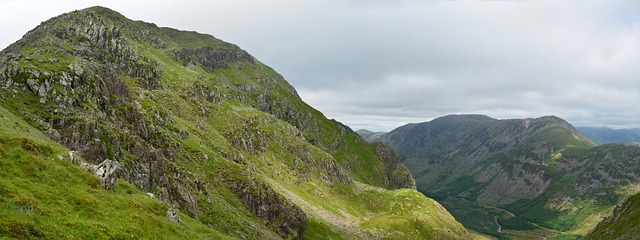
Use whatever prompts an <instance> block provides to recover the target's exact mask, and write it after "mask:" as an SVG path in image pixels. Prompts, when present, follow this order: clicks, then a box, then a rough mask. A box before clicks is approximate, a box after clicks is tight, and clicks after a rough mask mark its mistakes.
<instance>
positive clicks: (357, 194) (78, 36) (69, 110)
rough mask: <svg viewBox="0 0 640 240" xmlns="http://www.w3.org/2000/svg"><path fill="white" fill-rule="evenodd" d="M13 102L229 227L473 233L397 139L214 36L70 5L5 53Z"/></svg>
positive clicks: (75, 143)
mask: <svg viewBox="0 0 640 240" xmlns="http://www.w3.org/2000/svg"><path fill="white" fill-rule="evenodd" d="M0 105H1V106H4V107H5V108H6V109H8V110H9V111H11V112H12V114H14V115H16V116H19V117H20V118H22V119H24V120H25V121H26V122H27V123H28V124H30V125H31V126H33V127H35V128H37V129H38V130H40V131H42V133H44V134H45V135H46V136H47V137H49V138H50V139H52V140H54V141H56V142H59V143H60V144H61V145H62V146H64V147H65V148H66V149H68V150H69V151H70V152H71V151H73V152H75V151H77V153H78V155H79V156H80V158H81V160H82V161H86V162H87V163H88V164H100V163H103V162H106V160H110V161H114V162H115V163H116V165H118V166H121V167H120V168H118V170H117V171H116V172H115V175H116V176H118V177H119V178H122V179H123V180H126V181H128V182H130V183H132V184H134V185H135V186H137V187H138V188H140V189H141V190H142V191H145V192H149V193H150V194H151V195H153V196H157V198H158V199H160V200H162V201H164V202H166V203H168V207H169V209H176V210H179V211H180V212H183V213H185V214H186V215H188V216H189V217H190V218H193V219H195V220H197V222H198V224H203V225H206V226H208V227H209V228H211V229H215V230H217V231H219V232H221V233H222V234H225V235H230V236H236V237H239V238H245V239H274V238H275V239H277V238H297V239H300V238H317V237H328V236H330V237H332V238H335V239H343V238H346V239H352V238H367V239H368V238H400V239H406V238H468V237H469V234H468V233H467V232H466V231H465V230H464V228H462V226H461V225H460V224H459V223H457V222H456V221H455V220H454V219H453V218H452V217H451V215H449V213H448V212H447V211H446V210H444V209H443V208H442V207H441V206H440V205H439V204H438V203H436V202H434V201H432V200H430V199H428V198H425V197H424V196H422V195H421V194H420V193H418V192H416V191H415V190H414V189H415V183H414V181H413V178H412V176H411V173H410V172H409V171H408V170H407V169H406V168H405V167H403V166H402V164H401V162H400V161H399V157H398V156H397V155H395V153H393V151H391V150H390V149H389V148H388V147H387V146H385V145H382V144H367V143H366V141H364V140H363V139H362V138H361V137H359V136H358V135H357V134H356V133H355V132H353V131H352V130H351V129H349V128H348V127H346V126H344V125H342V124H340V123H339V122H337V121H334V120H328V119H326V118H325V117H324V116H323V115H322V113H320V112H318V111H316V110H315V109H313V108H311V107H310V106H308V105H307V104H306V103H304V102H303V101H302V100H301V99H300V97H299V96H298V95H297V93H296V92H295V89H294V88H293V87H292V86H290V85H289V84H288V83H287V82H286V81H285V80H284V79H283V78H282V76H280V75H279V74H277V73H276V72H275V71H273V70H272V69H271V68H269V67H267V66H265V65H264V64H262V63H260V62H259V61H258V60H256V59H255V58H253V57H252V56H251V55H249V54H248V53H247V52H245V51H244V50H242V49H240V48H238V47H237V46H235V45H232V44H229V43H225V42H223V41H220V40H218V39H216V38H214V37H211V36H209V35H205V34H199V33H195V32H186V31H179V30H174V29H169V28H159V27H157V26H155V25H154V24H150V23H144V22H141V21H132V20H129V19H126V18H125V17H123V16H122V15H120V14H119V13H117V12H114V11H111V10H109V9H106V8H102V7H93V8H89V9H85V10H81V11H75V12H71V13H68V14H63V15H61V16H58V17H55V18H52V19H50V20H48V21H46V22H43V23H42V24H41V25H40V26H38V27H37V28H35V29H34V30H32V31H30V32H28V33H27V34H26V35H25V36H24V37H23V38H22V39H21V40H19V41H17V42H16V43H14V44H12V45H10V46H9V47H7V48H6V49H4V50H3V51H2V52H0ZM63 155H64V154H63ZM119 184H120V182H118V184H116V185H115V188H116V189H118V185H119ZM67 187H70V188H73V185H70V186H67ZM110 187H113V186H110ZM394 189H398V190H394ZM425 209H426V210H427V211H425ZM9 214H11V213H9ZM14 214H15V213H14ZM401 223H402V224H403V225H402V226H397V224H401ZM404 223H408V224H404ZM24 227H25V226H17V227H16V228H18V229H21V228H24ZM84 227H87V228H89V227H92V226H84ZM79 229H83V227H82V226H81V227H79ZM0 230H1V231H3V232H0V234H5V231H9V230H6V229H5V228H0ZM105 231H106V230H105ZM22 234H23V235H21V236H22V237H37V236H36V235H32V234H31V233H30V232H29V231H26V232H22ZM55 236H56V235H52V236H49V237H53V238H55ZM132 236H133V237H140V236H139V235H136V234H132Z"/></svg>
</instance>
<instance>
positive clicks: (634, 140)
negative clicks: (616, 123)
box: [576, 127, 640, 146]
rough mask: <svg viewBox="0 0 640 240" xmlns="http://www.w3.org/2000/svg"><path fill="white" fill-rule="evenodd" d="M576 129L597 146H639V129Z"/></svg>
mask: <svg viewBox="0 0 640 240" xmlns="http://www.w3.org/2000/svg"><path fill="white" fill-rule="evenodd" d="M576 129H578V131H580V132H581V133H582V134H584V135H585V136H587V137H589V138H590V139H592V140H593V141H595V142H596V143H598V144H607V143H620V144H626V145H635V146H640V129H638V128H629V129H611V128H604V127H576Z"/></svg>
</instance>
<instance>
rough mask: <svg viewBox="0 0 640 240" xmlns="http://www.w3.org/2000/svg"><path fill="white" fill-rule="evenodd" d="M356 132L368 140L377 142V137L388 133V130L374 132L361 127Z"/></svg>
mask: <svg viewBox="0 0 640 240" xmlns="http://www.w3.org/2000/svg"><path fill="white" fill-rule="evenodd" d="M356 133H357V134H358V135H360V136H361V137H362V138H364V140H367V141H368V142H375V141H376V139H378V138H380V137H381V136H382V135H385V134H387V132H372V131H369V130H367V129H360V130H358V131H356Z"/></svg>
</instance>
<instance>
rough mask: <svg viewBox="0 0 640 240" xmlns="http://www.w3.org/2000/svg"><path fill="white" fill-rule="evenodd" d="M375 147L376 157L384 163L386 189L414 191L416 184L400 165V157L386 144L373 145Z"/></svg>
mask: <svg viewBox="0 0 640 240" xmlns="http://www.w3.org/2000/svg"><path fill="white" fill-rule="evenodd" d="M374 144H375V146H376V156H378V158H379V159H380V160H381V161H382V163H384V166H385V173H386V174H387V176H386V179H387V183H386V187H387V188H388V189H397V188H411V189H416V182H415V180H413V176H412V175H411V172H409V170H408V169H407V168H406V167H405V166H404V165H402V162H400V157H399V156H398V154H396V152H394V151H393V149H391V147H389V146H388V145H387V144H384V143H374Z"/></svg>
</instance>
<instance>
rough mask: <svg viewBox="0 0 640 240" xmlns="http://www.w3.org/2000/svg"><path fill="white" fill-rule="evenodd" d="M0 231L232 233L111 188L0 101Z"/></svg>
mask: <svg viewBox="0 0 640 240" xmlns="http://www.w3.org/2000/svg"><path fill="white" fill-rule="evenodd" d="M0 132H1V133H2V134H1V135H0V168H1V169H2V171H0V215H2V218H1V219H0V236H4V237H10V238H45V239H61V238H82V239H105V238H112V239H128V238H150V239H151V238H155V239H159V238H163V239H232V238H231V237H229V236H226V235H224V234H222V233H220V232H218V231H216V230H214V229H211V228H209V227H207V226H205V225H203V224H202V223H200V222H198V221H196V220H195V219H192V218H190V217H188V216H187V215H184V214H180V215H179V216H180V219H181V220H182V222H181V223H175V222H172V221H170V220H169V218H167V210H168V205H167V204H166V203H164V202H161V201H159V200H157V199H152V198H150V197H149V196H148V195H147V194H145V193H144V192H141V191H140V190H139V189H138V188H136V187H135V186H132V185H131V184H130V183H127V182H125V181H119V182H118V183H117V185H116V186H117V187H116V188H115V189H114V190H113V191H108V190H104V189H102V188H101V187H100V183H99V181H98V178H97V177H96V176H94V175H93V174H91V173H88V172H86V171H84V170H82V169H80V168H79V167H77V166H74V165H72V164H71V162H70V159H69V155H68V153H69V150H68V149H66V148H64V147H62V146H60V144H57V143H55V142H53V141H51V140H49V138H47V137H45V136H44V135H42V134H41V133H40V132H39V131H38V130H36V129H34V128H33V127H31V126H30V125H28V124H27V123H25V122H24V121H23V120H22V119H20V118H18V117H16V116H14V115H13V114H11V113H10V112H9V111H7V110H6V109H4V108H2V107H0Z"/></svg>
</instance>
